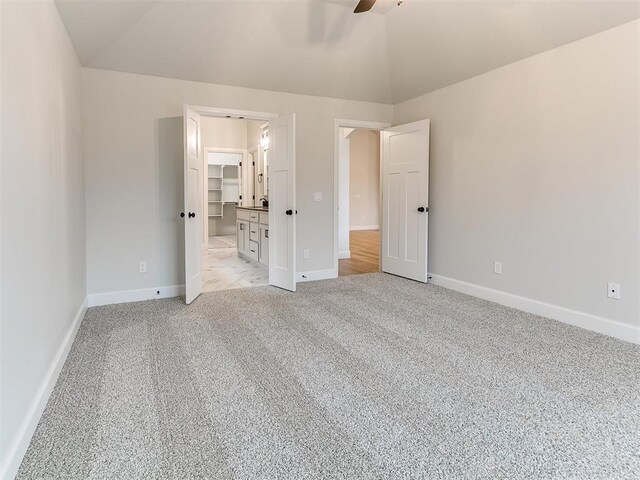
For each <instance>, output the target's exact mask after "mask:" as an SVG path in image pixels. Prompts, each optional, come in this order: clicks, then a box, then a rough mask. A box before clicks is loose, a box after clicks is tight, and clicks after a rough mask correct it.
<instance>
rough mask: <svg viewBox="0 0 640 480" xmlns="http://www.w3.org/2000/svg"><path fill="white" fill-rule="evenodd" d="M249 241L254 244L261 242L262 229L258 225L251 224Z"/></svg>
mask: <svg viewBox="0 0 640 480" xmlns="http://www.w3.org/2000/svg"><path fill="white" fill-rule="evenodd" d="M249 240H252V241H254V242H259V241H260V227H259V226H258V224H257V223H253V222H252V223H250V224H249Z"/></svg>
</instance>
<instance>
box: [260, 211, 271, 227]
mask: <svg viewBox="0 0 640 480" xmlns="http://www.w3.org/2000/svg"><path fill="white" fill-rule="evenodd" d="M260 223H262V224H263V225H269V214H268V213H261V214H260Z"/></svg>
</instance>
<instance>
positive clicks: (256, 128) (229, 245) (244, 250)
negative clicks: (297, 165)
mask: <svg viewBox="0 0 640 480" xmlns="http://www.w3.org/2000/svg"><path fill="white" fill-rule="evenodd" d="M266 135H268V122H262V121H259V120H247V119H238V118H219V117H210V116H206V115H203V116H202V123H201V139H202V140H201V143H202V159H203V168H204V173H205V175H203V183H204V185H203V189H202V191H203V199H202V202H203V205H202V207H203V212H206V216H204V215H203V229H202V230H203V248H202V291H203V292H213V291H218V290H232V289H236V288H245V287H254V286H261V285H268V284H269V265H268V263H267V262H266V261H262V262H261V261H259V260H260V258H259V255H260V254H261V257H262V258H268V241H264V242H261V241H260V240H261V239H260V238H256V239H255V240H256V241H255V242H254V245H252V246H251V249H249V246H248V245H245V242H244V241H243V240H244V237H243V235H244V232H243V230H240V231H239V229H238V225H242V226H243V227H244V226H245V223H244V222H242V219H243V217H244V215H243V212H244V211H245V209H246V211H247V212H249V211H252V210H249V209H252V208H255V207H260V208H262V207H263V202H264V205H265V206H266V205H268V200H267V199H268V193H267V192H266V191H263V189H262V188H261V187H262V185H263V182H262V181H259V180H262V178H263V177H265V176H264V175H263V174H262V172H263V171H264V170H266V169H265V159H266V154H267V151H268V150H267V149H266V148H265V147H266V145H265V143H264V142H262V144H261V139H262V138H264V137H265V136H266ZM265 211H268V210H266V209H265ZM264 220H265V221H267V218H266V217H264ZM249 225H250V224H249V223H248V222H247V223H246V227H247V231H248V230H249V228H250V227H249ZM256 225H259V222H256ZM251 228H253V229H255V230H258V228H259V227H257V226H256V227H251ZM239 239H240V243H239V242H238V240H239ZM250 250H253V251H254V252H256V254H257V255H256V258H253V257H252V256H251V252H250ZM256 260H258V261H256Z"/></svg>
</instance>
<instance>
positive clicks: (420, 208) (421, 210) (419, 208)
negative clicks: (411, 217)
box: [418, 207, 429, 213]
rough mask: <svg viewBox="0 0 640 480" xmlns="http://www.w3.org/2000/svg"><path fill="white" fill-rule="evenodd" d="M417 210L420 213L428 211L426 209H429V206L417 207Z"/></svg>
mask: <svg viewBox="0 0 640 480" xmlns="http://www.w3.org/2000/svg"><path fill="white" fill-rule="evenodd" d="M418 211H419V212H420V213H423V212H428V211H429V207H426V208H425V207H418Z"/></svg>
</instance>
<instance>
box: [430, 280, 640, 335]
mask: <svg viewBox="0 0 640 480" xmlns="http://www.w3.org/2000/svg"><path fill="white" fill-rule="evenodd" d="M429 275H430V276H431V283H433V284H435V285H440V286H442V287H445V288H449V289H451V290H456V291H458V292H462V293H466V294H468V295H473V296H474V297H479V298H484V299H485V300H490V301H492V302H496V303H499V304H501V305H506V306H507V307H513V308H517V309H518V310H523V311H525V312H529V313H533V314H535V315H540V316H542V317H547V318H551V319H553V320H557V321H559V322H563V323H568V324H569V325H574V326H576V327H581V328H586V329H587V330H592V331H594V332H598V333H602V334H604V335H609V336H610V337H614V338H618V339H620V340H625V341H627V342H631V343H636V344H640V327H634V326H633V325H627V324H626V323H622V322H618V321H616V320H611V319H609V318H604V317H598V316H596V315H591V314H589V313H585V312H580V311H577V310H571V309H569V308H565V307H560V306H558V305H552V304H550V303H545V302H540V301H538V300H533V299H531V298H526V297H520V296H518V295H513V294H511V293H507V292H502V291H500V290H494V289H492V288H487V287H482V286H480V285H475V284H473V283H467V282H463V281H460V280H455V279H453V278H448V277H443V276H441V275H434V274H429Z"/></svg>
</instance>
